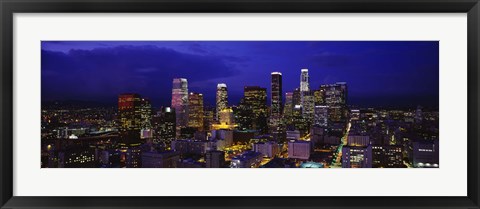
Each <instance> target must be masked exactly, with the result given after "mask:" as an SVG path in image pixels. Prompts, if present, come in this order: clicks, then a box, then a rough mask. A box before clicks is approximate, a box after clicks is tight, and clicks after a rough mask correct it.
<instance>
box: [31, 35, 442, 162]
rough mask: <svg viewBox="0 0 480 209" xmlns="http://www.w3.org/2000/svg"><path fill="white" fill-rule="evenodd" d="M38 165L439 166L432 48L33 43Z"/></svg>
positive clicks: (413, 44)
mask: <svg viewBox="0 0 480 209" xmlns="http://www.w3.org/2000/svg"><path fill="white" fill-rule="evenodd" d="M40 125H41V147H40V149H41V168H204V169H205V168H260V169H261V168H439V167H440V162H439V42H438V41H42V43H41V124H40Z"/></svg>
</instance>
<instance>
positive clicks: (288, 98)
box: [283, 92, 293, 119]
mask: <svg viewBox="0 0 480 209" xmlns="http://www.w3.org/2000/svg"><path fill="white" fill-rule="evenodd" d="M292 112H293V92H287V93H285V106H284V108H283V115H284V116H285V118H286V119H288V118H291V117H292Z"/></svg>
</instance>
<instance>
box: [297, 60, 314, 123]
mask: <svg viewBox="0 0 480 209" xmlns="http://www.w3.org/2000/svg"><path fill="white" fill-rule="evenodd" d="M300 100H301V102H300V103H301V105H302V111H303V112H302V116H303V117H304V118H305V119H306V120H307V121H308V122H312V121H313V112H314V107H315V101H314V95H313V93H312V91H310V83H309V76H308V69H302V71H301V74H300Z"/></svg>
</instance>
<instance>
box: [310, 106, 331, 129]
mask: <svg viewBox="0 0 480 209" xmlns="http://www.w3.org/2000/svg"><path fill="white" fill-rule="evenodd" d="M313 124H314V125H318V126H320V127H324V128H326V127H328V106H320V105H318V106H315V116H314V122H313Z"/></svg>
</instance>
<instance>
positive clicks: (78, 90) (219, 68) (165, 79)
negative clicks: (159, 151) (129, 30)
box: [42, 46, 236, 103]
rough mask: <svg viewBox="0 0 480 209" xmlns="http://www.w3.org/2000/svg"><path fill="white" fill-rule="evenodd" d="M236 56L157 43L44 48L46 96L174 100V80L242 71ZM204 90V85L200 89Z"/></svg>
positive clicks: (43, 77)
mask: <svg viewBox="0 0 480 209" xmlns="http://www.w3.org/2000/svg"><path fill="white" fill-rule="evenodd" d="M232 59H233V58H229V57H227V58H225V57H222V56H213V55H204V56H202V55H194V54H187V53H180V52H178V51H175V50H172V49H167V48H160V47H156V46H118V47H113V48H96V49H93V50H70V51H69V52H68V53H62V52H54V51H46V50H42V98H44V99H46V100H49V99H59V98H62V99H65V98H69V99H75V98H82V99H92V100H95V99H99V98H102V99H105V98H112V97H115V96H116V95H117V94H119V93H122V92H142V93H144V94H146V96H148V97H150V98H153V99H156V100H162V101H159V102H161V103H163V102H164V101H165V100H170V92H171V82H172V79H173V78H175V77H185V78H187V79H188V81H189V82H191V83H199V82H202V81H206V80H210V79H216V78H224V77H229V76H232V75H234V74H235V73H236V69H235V65H236V64H235V63H233V64H232V62H231V61H232ZM197 90H200V91H201V89H197Z"/></svg>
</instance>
